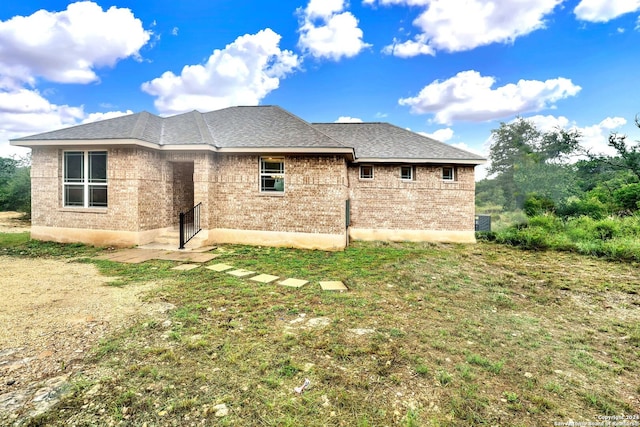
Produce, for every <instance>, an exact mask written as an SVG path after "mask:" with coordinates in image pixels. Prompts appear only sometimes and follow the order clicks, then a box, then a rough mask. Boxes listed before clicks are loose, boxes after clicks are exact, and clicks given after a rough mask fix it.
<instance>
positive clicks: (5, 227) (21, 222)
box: [0, 212, 31, 233]
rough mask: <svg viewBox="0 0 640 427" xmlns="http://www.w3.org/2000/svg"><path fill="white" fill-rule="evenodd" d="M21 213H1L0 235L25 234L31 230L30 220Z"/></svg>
mask: <svg viewBox="0 0 640 427" xmlns="http://www.w3.org/2000/svg"><path fill="white" fill-rule="evenodd" d="M23 217H24V214H22V213H20V212H0V233H24V232H27V231H29V230H30V228H31V227H30V224H29V221H28V220H25V219H23Z"/></svg>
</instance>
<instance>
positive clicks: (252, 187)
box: [11, 106, 485, 249]
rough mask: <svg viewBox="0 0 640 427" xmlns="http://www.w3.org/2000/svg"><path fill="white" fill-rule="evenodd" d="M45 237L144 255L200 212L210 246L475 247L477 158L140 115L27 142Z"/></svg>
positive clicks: (286, 122)
mask: <svg viewBox="0 0 640 427" xmlns="http://www.w3.org/2000/svg"><path fill="white" fill-rule="evenodd" d="M11 144H13V145H18V146H23V147H30V148H31V149H32V167H31V181H32V231H31V236H32V238H34V239H39V240H52V241H58V242H83V243H89V244H94V245H116V246H133V245H140V244H145V243H149V242H152V241H154V239H156V238H157V237H158V236H160V235H162V234H164V233H166V232H167V231H168V230H171V229H174V228H175V227H176V226H177V223H178V218H179V213H180V212H181V211H186V210H189V209H191V208H192V207H193V206H194V205H196V204H200V215H199V216H200V226H201V228H202V231H200V233H198V235H197V239H198V240H199V243H200V244H214V243H246V244H258V245H273V246H294V247H302V248H318V249H342V248H344V247H345V246H346V245H347V244H348V241H349V239H358V240H412V241H448V242H473V241H475V235H474V211H475V209H474V194H475V180H474V168H475V166H476V165H478V164H481V163H484V161H485V160H484V159H483V158H482V157H480V156H477V155H475V154H471V153H468V152H466V151H463V150H460V149H457V148H454V147H452V146H450V145H447V144H443V143H441V142H438V141H435V140H433V139H430V138H427V137H424V136H421V135H418V134H416V133H413V132H410V131H407V130H405V129H401V128H399V127H396V126H393V125H390V124H387V123H348V124H342V123H318V124H311V123H307V122H306V121H304V120H302V119H300V118H298V117H296V116H294V115H293V114H291V113H289V112H287V111H285V110H283V109H281V108H279V107H276V106H257V107H231V108H226V109H222V110H218V111H212V112H209V113H200V112H197V111H193V112H190V113H185V114H180V115H176V116H172V117H165V118H161V117H158V116H155V115H153V114H150V113H147V112H142V113H138V114H133V115H128V116H123V117H118V118H115V119H109V120H104V121H100V122H94V123H89V124H84V125H79V126H74V127H70V128H66V129H61V130H56V131H52V132H47V133H42V134H38V135H33V136H28V137H24V138H19V139H14V140H12V141H11Z"/></svg>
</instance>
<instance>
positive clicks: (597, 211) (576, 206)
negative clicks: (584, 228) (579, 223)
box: [557, 198, 607, 219]
mask: <svg viewBox="0 0 640 427" xmlns="http://www.w3.org/2000/svg"><path fill="white" fill-rule="evenodd" d="M557 213H558V215H560V216H562V217H564V218H567V217H579V216H588V217H591V218H593V219H602V218H604V217H605V216H606V215H607V207H606V206H605V205H604V203H602V202H601V201H600V200H598V199H596V198H589V199H577V200H571V201H569V202H568V203H565V204H564V205H562V206H560V207H559V208H558V209H557Z"/></svg>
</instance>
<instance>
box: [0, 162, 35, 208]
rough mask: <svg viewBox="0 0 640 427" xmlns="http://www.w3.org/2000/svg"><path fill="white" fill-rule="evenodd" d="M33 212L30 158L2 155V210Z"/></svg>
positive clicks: (0, 204)
mask: <svg viewBox="0 0 640 427" xmlns="http://www.w3.org/2000/svg"><path fill="white" fill-rule="evenodd" d="M8 210H11V211H14V210H15V211H20V212H31V178H30V167H29V158H28V157H27V158H3V157H0V211H8Z"/></svg>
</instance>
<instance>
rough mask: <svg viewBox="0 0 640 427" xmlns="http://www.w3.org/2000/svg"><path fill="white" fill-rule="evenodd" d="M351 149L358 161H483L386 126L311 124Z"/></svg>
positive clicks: (451, 147) (438, 143)
mask: <svg viewBox="0 0 640 427" xmlns="http://www.w3.org/2000/svg"><path fill="white" fill-rule="evenodd" d="M312 126H313V127H315V128H316V129H319V130H321V131H322V132H324V133H326V134H327V135H329V136H331V137H332V138H335V139H337V140H339V141H341V142H342V143H343V144H345V145H348V146H349V147H352V148H353V149H354V150H355V156H356V158H358V159H363V158H366V159H433V160H451V161H457V160H479V161H480V162H482V161H483V160H484V158H483V157H482V156H479V155H477V154H473V153H469V152H468V151H464V150H461V149H459V148H456V147H453V146H451V145H449V144H445V143H443V142H440V141H436V140H435V139H432V138H429V137H426V136H422V135H420V134H417V133H415V132H411V131H408V130H406V129H402V128H400V127H398V126H394V125H391V124H389V123H313V124H312Z"/></svg>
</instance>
